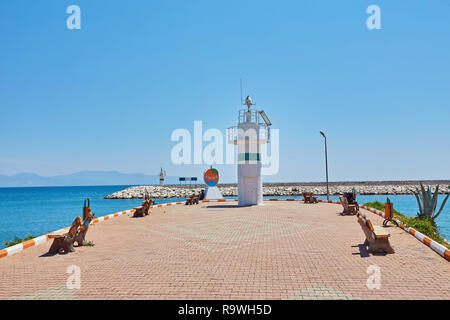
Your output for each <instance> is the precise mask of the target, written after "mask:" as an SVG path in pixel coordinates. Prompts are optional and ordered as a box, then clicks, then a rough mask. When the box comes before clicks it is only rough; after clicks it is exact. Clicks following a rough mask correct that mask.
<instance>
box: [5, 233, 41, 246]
mask: <svg viewBox="0 0 450 320" xmlns="http://www.w3.org/2000/svg"><path fill="white" fill-rule="evenodd" d="M34 238H36V237H35V236H33V235H32V234H30V235H28V236H26V237H25V238H23V239H22V238H19V237H18V236H15V237H14V239H13V240H11V241H3V245H4V246H5V248H8V247H12V246H15V245H16V244H19V243H22V242H24V241H28V240H31V239H34Z"/></svg>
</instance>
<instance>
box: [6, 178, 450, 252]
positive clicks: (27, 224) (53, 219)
mask: <svg viewBox="0 0 450 320" xmlns="http://www.w3.org/2000/svg"><path fill="white" fill-rule="evenodd" d="M126 187H128V186H91V187H27V188H0V248H3V244H2V242H3V241H5V240H12V239H13V238H14V236H18V237H21V238H23V237H25V236H27V235H29V234H32V235H34V236H39V235H41V234H45V233H48V232H52V231H55V230H58V229H61V228H64V227H67V226H69V225H70V224H71V223H72V221H73V219H74V218H75V217H76V216H77V215H82V208H83V201H84V199H85V198H89V199H90V200H91V208H92V211H93V212H94V213H95V215H96V216H97V217H100V216H103V215H105V214H110V213H114V212H118V211H123V210H126V209H130V208H133V207H136V206H138V205H140V203H141V202H142V200H105V199H103V197H104V196H105V195H107V194H111V193H113V192H116V191H119V190H122V189H124V188H126ZM271 198H273V197H271ZM280 198H283V197H280ZM291 198H292V197H291ZM294 198H295V197H294ZM297 198H299V197H297ZM319 198H320V199H325V197H319ZM389 198H390V199H391V201H392V202H393V203H394V208H395V209H397V210H398V211H400V212H402V213H403V214H405V215H410V216H415V215H416V213H417V211H418V207H417V202H416V199H415V198H414V196H412V195H411V196H410V195H401V196H393V195H390V196H389ZM330 199H332V200H338V197H336V196H332V197H330ZM443 199H444V196H440V201H439V202H441V201H442V200H443ZM180 200H183V199H157V200H156V202H157V203H167V202H174V201H180ZM376 200H378V201H380V202H384V201H385V200H386V196H383V195H374V196H358V202H360V203H364V202H368V201H376ZM437 223H438V225H439V227H440V230H441V233H442V235H443V236H444V237H446V238H447V239H450V202H449V203H448V204H447V205H446V207H445V209H444V211H443V212H442V213H441V215H440V216H439V218H438V219H437Z"/></svg>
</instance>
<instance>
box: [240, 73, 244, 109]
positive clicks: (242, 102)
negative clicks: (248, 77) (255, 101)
mask: <svg viewBox="0 0 450 320" xmlns="http://www.w3.org/2000/svg"><path fill="white" fill-rule="evenodd" d="M240 80H241V104H244V101H242V78H241V79H240Z"/></svg>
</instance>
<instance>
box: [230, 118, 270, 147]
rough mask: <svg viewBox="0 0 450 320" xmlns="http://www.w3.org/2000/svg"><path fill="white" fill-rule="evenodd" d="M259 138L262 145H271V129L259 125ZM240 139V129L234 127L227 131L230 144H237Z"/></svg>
mask: <svg viewBox="0 0 450 320" xmlns="http://www.w3.org/2000/svg"><path fill="white" fill-rule="evenodd" d="M257 130H258V132H257V134H258V135H257V137H258V140H259V142H260V143H270V127H268V126H266V125H265V124H261V123H260V124H259V125H258V127H257ZM244 134H245V133H244ZM238 137H239V127H238V126H233V127H229V128H228V129H227V141H228V143H229V144H237V143H238Z"/></svg>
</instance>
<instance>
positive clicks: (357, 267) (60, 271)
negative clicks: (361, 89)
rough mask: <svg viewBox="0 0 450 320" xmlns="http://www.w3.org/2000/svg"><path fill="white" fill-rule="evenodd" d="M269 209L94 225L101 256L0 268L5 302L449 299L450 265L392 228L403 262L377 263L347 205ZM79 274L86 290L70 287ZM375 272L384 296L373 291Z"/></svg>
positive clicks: (31, 253)
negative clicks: (75, 269) (74, 270)
mask: <svg viewBox="0 0 450 320" xmlns="http://www.w3.org/2000/svg"><path fill="white" fill-rule="evenodd" d="M264 204H265V205H264V206H261V207H247V208H238V207H236V204H235V203H233V202H228V203H203V204H201V205H195V206H170V207H163V208H154V209H153V210H152V214H151V215H150V216H148V217H145V218H131V217H130V216H121V217H118V218H114V219H111V220H109V221H106V222H102V223H100V224H96V225H93V226H91V228H90V229H89V232H88V234H87V240H90V241H93V242H94V243H95V246H94V247H81V248H76V252H74V253H70V254H65V255H64V254H58V255H54V256H46V255H45V253H46V252H47V251H48V249H49V247H50V244H51V242H47V243H46V244H44V245H40V246H36V247H32V248H29V249H27V250H25V251H23V252H20V253H18V254H16V255H14V256H11V257H6V258H4V259H1V260H0V278H1V281H0V299H383V298H388V299H450V281H449V279H450V263H449V262H447V261H446V260H445V259H443V258H442V257H441V256H439V255H438V254H437V253H435V252H433V251H432V250H430V248H428V247H426V246H425V245H424V244H422V243H420V242H419V241H417V240H416V239H415V238H414V237H412V236H411V235H409V234H407V233H406V232H404V231H402V230H401V229H399V228H396V227H390V228H389V232H390V233H391V239H390V241H391V243H392V245H393V246H394V249H395V250H396V253H395V254H392V255H376V256H374V255H369V254H368V253H367V252H366V251H365V249H363V246H362V243H363V242H364V234H363V232H362V230H361V227H360V226H359V224H358V223H357V221H356V217H354V216H340V215H339V213H340V212H341V211H342V207H341V206H340V205H336V204H325V203H319V204H314V205H305V204H303V203H301V202H297V201H296V202H280V201H278V202H267V201H266V202H264ZM362 211H365V210H362ZM365 212H366V214H367V215H368V217H369V218H370V219H371V221H372V222H373V224H374V225H381V223H382V218H380V217H378V216H377V215H375V214H373V213H370V212H368V211H365ZM71 265H76V266H79V268H80V270H81V288H80V289H79V290H77V289H68V288H67V286H66V281H67V279H68V277H69V276H70V275H69V274H67V273H66V270H67V268H68V267H69V266H71ZM371 265H377V266H378V267H379V268H380V271H381V288H380V289H379V290H377V289H375V290H369V289H368V288H367V286H366V281H367V279H368V277H369V276H370V274H367V268H368V267H369V266H371Z"/></svg>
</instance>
